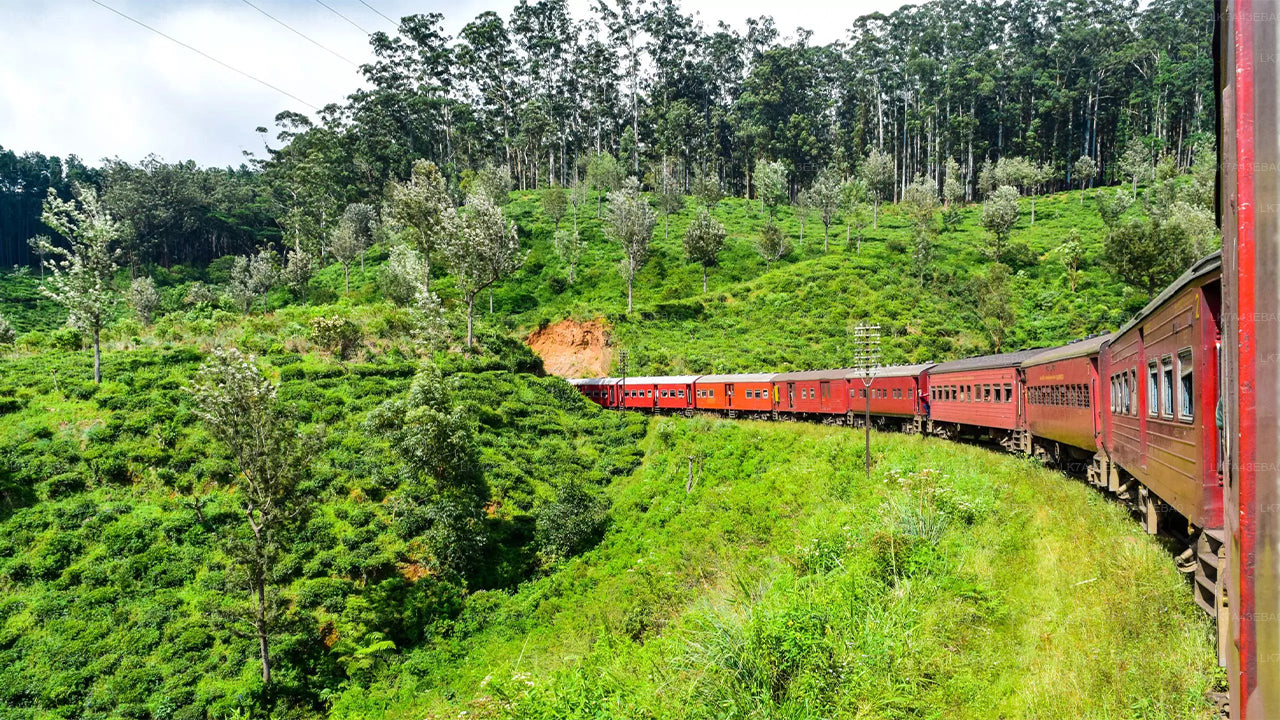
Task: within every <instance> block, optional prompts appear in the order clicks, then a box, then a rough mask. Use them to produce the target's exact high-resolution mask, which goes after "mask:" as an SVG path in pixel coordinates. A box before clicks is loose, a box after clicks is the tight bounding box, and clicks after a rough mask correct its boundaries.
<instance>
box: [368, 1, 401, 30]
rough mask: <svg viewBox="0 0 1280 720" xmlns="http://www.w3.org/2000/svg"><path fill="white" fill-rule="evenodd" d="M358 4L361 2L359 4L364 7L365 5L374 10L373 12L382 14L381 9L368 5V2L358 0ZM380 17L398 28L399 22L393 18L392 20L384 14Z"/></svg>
mask: <svg viewBox="0 0 1280 720" xmlns="http://www.w3.org/2000/svg"><path fill="white" fill-rule="evenodd" d="M360 4H361V5H363V6H365V7H367V8H369V9H370V10H372V11H374V12H376V13H378V14H379V15H382V11H381V10H379V9H378V8H376V7H374V6H372V5H370V4H369V3H367V2H365V1H364V0H360ZM382 19H383V20H386V21H387V22H389V23H391V25H392V26H393V27H397V28H398V27H400V23H398V22H396V21H395V20H392V19H391V18H389V17H387V16H386V15H382Z"/></svg>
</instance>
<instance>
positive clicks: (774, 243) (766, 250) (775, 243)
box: [756, 220, 791, 271]
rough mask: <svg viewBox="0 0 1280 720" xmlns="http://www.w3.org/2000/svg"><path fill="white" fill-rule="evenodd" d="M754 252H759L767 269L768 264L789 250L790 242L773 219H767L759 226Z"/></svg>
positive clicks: (777, 259)
mask: <svg viewBox="0 0 1280 720" xmlns="http://www.w3.org/2000/svg"><path fill="white" fill-rule="evenodd" d="M756 252H758V253H760V257H761V258H763V259H764V263H765V270H766V271H767V270H768V269H769V266H771V265H772V264H773V263H775V262H777V261H779V260H781V259H782V258H784V257H786V255H787V253H789V252H791V243H790V242H788V240H787V236H786V235H785V234H783V232H782V228H781V227H780V226H779V225H778V224H777V223H775V222H774V221H772V220H768V221H766V222H765V224H764V225H762V226H760V231H759V234H758V235H757V236H756Z"/></svg>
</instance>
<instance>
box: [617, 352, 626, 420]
mask: <svg viewBox="0 0 1280 720" xmlns="http://www.w3.org/2000/svg"><path fill="white" fill-rule="evenodd" d="M618 369H619V370H621V371H622V391H621V393H622V409H623V410H626V409H627V351H626V350H619V351H618Z"/></svg>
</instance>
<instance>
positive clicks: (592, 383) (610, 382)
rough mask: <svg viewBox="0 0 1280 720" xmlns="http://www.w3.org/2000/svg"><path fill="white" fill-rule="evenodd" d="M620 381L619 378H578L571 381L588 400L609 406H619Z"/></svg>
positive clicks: (602, 405)
mask: <svg viewBox="0 0 1280 720" xmlns="http://www.w3.org/2000/svg"><path fill="white" fill-rule="evenodd" d="M618 383H619V380H618V378H576V379H573V380H570V381H569V384H570V385H573V386H574V387H576V388H578V392H580V393H582V394H583V396H585V397H586V398H587V399H588V400H590V401H591V402H593V403H595V404H597V405H599V406H601V407H607V408H611V407H617V406H618V401H619V399H620V397H619V386H618Z"/></svg>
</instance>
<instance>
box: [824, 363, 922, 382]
mask: <svg viewBox="0 0 1280 720" xmlns="http://www.w3.org/2000/svg"><path fill="white" fill-rule="evenodd" d="M933 366H934V364H933V363H920V364H917V365H886V366H884V367H878V368H876V369H875V370H874V371H873V373H872V376H873V377H878V378H894V377H915V376H917V375H919V374H920V373H922V372H924V371H925V370H928V369H929V368H931V367H933ZM844 376H845V377H846V378H849V379H850V380H852V379H854V378H860V377H862V371H861V370H857V369H853V368H850V369H847V370H846V371H845V375H844Z"/></svg>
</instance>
